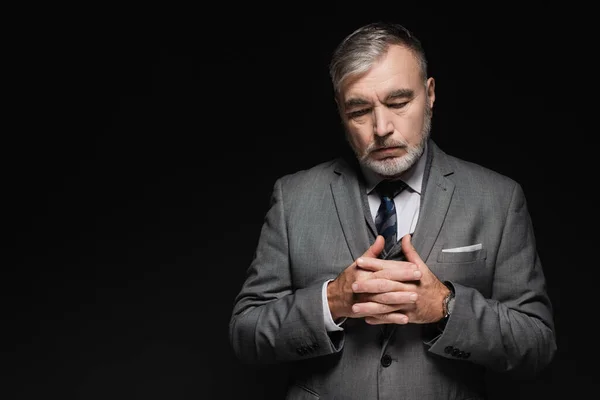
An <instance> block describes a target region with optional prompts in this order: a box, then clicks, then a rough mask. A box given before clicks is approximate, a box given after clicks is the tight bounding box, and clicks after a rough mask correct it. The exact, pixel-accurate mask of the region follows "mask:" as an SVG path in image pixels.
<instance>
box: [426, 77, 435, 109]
mask: <svg viewBox="0 0 600 400" xmlns="http://www.w3.org/2000/svg"><path fill="white" fill-rule="evenodd" d="M425 90H426V91H427V100H428V101H429V108H433V103H435V79H433V78H428V79H427V84H426V85H425Z"/></svg>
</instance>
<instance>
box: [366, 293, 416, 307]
mask: <svg viewBox="0 0 600 400" xmlns="http://www.w3.org/2000/svg"><path fill="white" fill-rule="evenodd" d="M368 298H369V300H370V301H371V302H374V303H379V304H388V305H408V304H415V303H416V301H417V298H418V295H417V294H416V293H414V292H387V293H378V294H373V295H370V296H368Z"/></svg>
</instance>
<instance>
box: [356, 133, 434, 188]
mask: <svg viewBox="0 0 600 400" xmlns="http://www.w3.org/2000/svg"><path fill="white" fill-rule="evenodd" d="M426 163H427V145H425V149H424V151H423V154H422V155H421V157H419V159H418V160H417V162H416V163H415V164H414V165H413V166H412V167H410V168H409V169H408V170H406V171H404V172H403V173H402V175H400V179H402V180H403V181H404V183H406V184H407V185H408V187H410V189H411V190H412V191H414V192H417V193H419V194H421V191H422V186H423V174H424V173H425V164H426ZM360 168H361V170H362V173H363V175H364V177H365V181H366V189H367V194H370V193H371V192H372V191H373V189H375V186H377V184H378V183H379V182H381V181H382V180H383V178H381V177H380V176H378V175H377V174H376V173H374V172H373V171H371V170H370V169H368V168H365V167H364V166H363V165H361V166H360Z"/></svg>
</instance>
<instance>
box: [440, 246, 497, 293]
mask: <svg viewBox="0 0 600 400" xmlns="http://www.w3.org/2000/svg"><path fill="white" fill-rule="evenodd" d="M486 258H487V252H486V249H485V248H480V249H476V250H472V249H471V250H465V251H463V250H458V251H454V249H450V251H438V253H437V256H436V258H435V262H431V265H429V264H428V266H429V267H430V269H431V270H432V271H433V273H434V274H435V275H436V276H437V277H438V279H440V280H441V281H445V280H447V281H451V282H454V283H459V284H461V285H464V286H467V287H472V288H476V289H477V290H479V291H481V292H482V293H489V291H490V289H491V286H490V285H491V280H492V277H493V276H494V273H493V269H492V268H491V266H489V265H488V264H487V262H486Z"/></svg>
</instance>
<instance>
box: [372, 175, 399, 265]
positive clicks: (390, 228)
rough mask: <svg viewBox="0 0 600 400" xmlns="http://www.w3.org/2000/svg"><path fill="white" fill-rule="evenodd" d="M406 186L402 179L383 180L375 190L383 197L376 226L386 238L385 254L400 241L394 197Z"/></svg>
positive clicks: (379, 232) (376, 218) (378, 231)
mask: <svg viewBox="0 0 600 400" xmlns="http://www.w3.org/2000/svg"><path fill="white" fill-rule="evenodd" d="M405 188H406V183H404V182H402V181H401V180H397V181H389V180H383V181H381V182H380V183H379V184H378V185H377V187H376V188H375V190H376V191H377V193H378V194H379V196H380V197H381V204H380V206H379V210H377V216H376V217H375V227H376V228H377V234H379V235H381V236H383V238H384V239H385V254H386V255H387V254H389V252H390V249H391V248H392V247H393V246H394V245H395V244H396V242H397V241H398V239H397V234H398V223H397V220H396V206H395V205H394V197H396V196H397V195H398V194H399V193H400V192H401V191H403V190H404V189H405Z"/></svg>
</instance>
